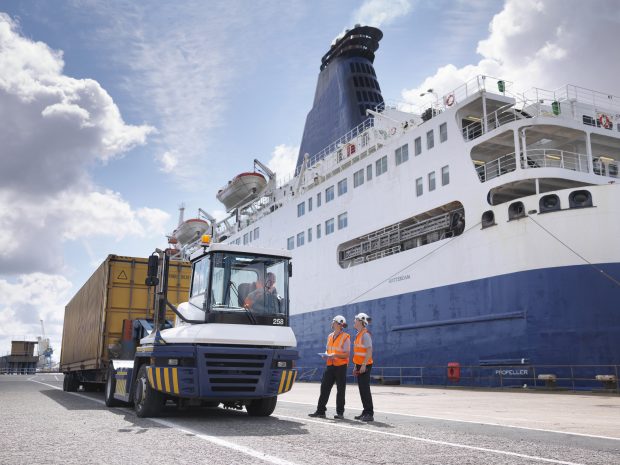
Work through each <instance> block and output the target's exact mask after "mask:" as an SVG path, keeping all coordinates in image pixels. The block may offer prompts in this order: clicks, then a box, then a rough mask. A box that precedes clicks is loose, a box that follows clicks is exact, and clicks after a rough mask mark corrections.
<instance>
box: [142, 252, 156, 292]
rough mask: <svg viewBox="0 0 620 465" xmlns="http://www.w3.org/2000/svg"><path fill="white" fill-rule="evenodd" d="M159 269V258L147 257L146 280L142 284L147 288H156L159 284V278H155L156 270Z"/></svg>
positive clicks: (154, 256)
mask: <svg viewBox="0 0 620 465" xmlns="http://www.w3.org/2000/svg"><path fill="white" fill-rule="evenodd" d="M158 267H159V257H158V256H157V255H151V256H150V257H149V264H148V269H147V272H146V279H145V280H144V284H146V285H147V286H149V287H151V286H157V285H158V284H159V278H158V277H157V269H158Z"/></svg>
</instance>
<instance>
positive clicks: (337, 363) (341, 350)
mask: <svg viewBox="0 0 620 465" xmlns="http://www.w3.org/2000/svg"><path fill="white" fill-rule="evenodd" d="M346 327H347V320H346V319H345V318H344V317H343V316H342V315H336V316H335V317H334V319H333V320H332V330H333V332H331V333H330V334H329V336H327V346H326V349H325V354H323V358H324V359H325V360H326V365H327V366H326V367H325V371H324V372H323V378H322V379H321V395H320V396H319V402H318V405H317V407H316V411H315V412H314V413H310V414H309V415H308V416H310V417H315V418H325V411H326V410H327V401H328V400H329V395H330V393H331V390H332V387H333V386H334V383H336V415H334V418H335V419H337V420H343V419H344V403H345V390H346V388H347V366H348V364H349V353H350V351H351V336H349V334H348V333H346V332H345V331H344V329H345V328H346Z"/></svg>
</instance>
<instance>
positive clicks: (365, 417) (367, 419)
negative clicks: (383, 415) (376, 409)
mask: <svg viewBox="0 0 620 465" xmlns="http://www.w3.org/2000/svg"><path fill="white" fill-rule="evenodd" d="M360 420H361V421H375V417H373V416H372V415H371V414H369V413H367V414H366V415H362V416H361V417H360Z"/></svg>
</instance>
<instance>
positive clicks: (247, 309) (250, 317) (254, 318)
mask: <svg viewBox="0 0 620 465" xmlns="http://www.w3.org/2000/svg"><path fill="white" fill-rule="evenodd" d="M243 309H244V310H245V313H246V314H247V315H248V318H249V319H250V321H251V322H252V324H253V325H255V324H258V323H257V321H256V317H255V316H254V313H253V312H252V311H251V310H250V309H249V308H246V307H243Z"/></svg>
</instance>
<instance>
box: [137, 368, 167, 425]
mask: <svg viewBox="0 0 620 465" xmlns="http://www.w3.org/2000/svg"><path fill="white" fill-rule="evenodd" d="M133 401H134V408H135V410H136V415H138V416H139V417H140V418H147V417H155V416H157V415H159V413H160V412H161V409H162V408H163V406H164V401H165V398H164V395H163V394H162V393H161V392H159V391H156V390H155V389H152V388H151V386H150V384H149V380H148V379H147V376H146V365H142V366H141V367H140V370H139V371H138V377H137V378H136V386H135V390H134V396H133Z"/></svg>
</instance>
